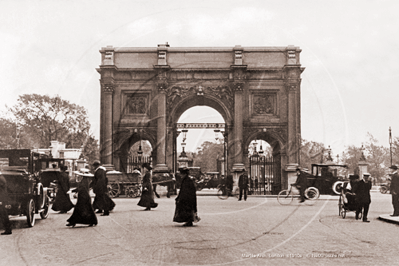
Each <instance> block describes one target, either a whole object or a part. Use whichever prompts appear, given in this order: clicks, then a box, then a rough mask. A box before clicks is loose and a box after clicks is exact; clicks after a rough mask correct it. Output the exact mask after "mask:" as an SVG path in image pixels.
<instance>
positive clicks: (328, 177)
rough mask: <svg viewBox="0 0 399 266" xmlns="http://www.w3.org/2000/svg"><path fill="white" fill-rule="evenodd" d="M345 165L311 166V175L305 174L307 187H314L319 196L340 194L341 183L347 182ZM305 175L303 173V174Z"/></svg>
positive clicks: (346, 167)
mask: <svg viewBox="0 0 399 266" xmlns="http://www.w3.org/2000/svg"><path fill="white" fill-rule="evenodd" d="M347 169H348V166H347V165H339V164H312V173H311V174H310V173H306V174H307V175H308V176H307V180H308V187H315V188H317V189H318V190H319V191H320V194H324V195H326V194H337V195H339V194H340V188H339V187H336V186H342V184H341V182H337V181H345V180H347ZM304 173H305V172H304Z"/></svg>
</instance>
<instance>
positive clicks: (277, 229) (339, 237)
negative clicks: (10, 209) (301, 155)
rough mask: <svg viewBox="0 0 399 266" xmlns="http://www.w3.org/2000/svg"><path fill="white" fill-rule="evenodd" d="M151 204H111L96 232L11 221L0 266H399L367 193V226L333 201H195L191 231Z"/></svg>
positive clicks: (385, 206) (52, 222) (169, 206)
mask: <svg viewBox="0 0 399 266" xmlns="http://www.w3.org/2000/svg"><path fill="white" fill-rule="evenodd" d="M208 194H209V193H208ZM156 201H157V202H158V203H159V206H158V208H156V209H155V210H153V211H151V212H145V211H142V209H143V208H141V207H139V206H137V202H138V199H129V198H118V199H115V202H116V204H117V206H116V208H115V210H114V211H113V212H112V213H111V215H110V216H109V217H101V216H98V219H99V224H98V226H96V227H86V226H81V227H75V228H69V227H66V226H65V224H66V220H67V219H68V217H69V216H70V213H68V214H57V213H54V212H52V213H50V216H49V218H48V219H46V220H41V219H40V217H39V215H36V217H37V220H36V225H35V226H34V227H33V228H27V227H26V221H25V218H24V217H21V218H15V217H13V218H12V222H13V228H14V230H13V234H12V235H10V236H1V237H0V239H1V240H0V254H1V258H0V265H266V264H267V265H399V252H398V248H397V247H398V246H399V237H398V236H399V227H398V226H397V225H396V224H391V223H386V222H384V221H381V220H379V219H378V217H379V215H381V214H389V213H391V211H392V206H391V198H390V195H383V194H380V193H378V192H373V193H372V201H373V202H372V204H371V209H370V214H369V219H370V220H371V223H363V222H361V221H356V220H355V218H354V217H355V214H354V213H348V214H347V217H346V218H345V219H342V217H339V216H338V207H337V201H338V197H330V196H324V197H323V199H321V200H318V201H317V202H316V203H315V204H314V205H308V204H299V203H298V202H296V201H295V202H293V203H292V204H291V205H289V206H281V205H279V204H278V202H277V200H276V198H262V197H250V198H249V199H248V200H247V201H241V202H238V201H237V200H236V199H234V198H229V199H228V200H220V199H218V198H217V197H215V196H198V210H199V214H200V217H201V218H202V220H201V221H200V222H199V223H198V224H196V226H194V227H191V228H190V227H181V224H176V223H173V222H172V217H173V213H174V199H173V198H170V199H168V198H165V197H162V198H160V199H156ZM18 227H20V228H18Z"/></svg>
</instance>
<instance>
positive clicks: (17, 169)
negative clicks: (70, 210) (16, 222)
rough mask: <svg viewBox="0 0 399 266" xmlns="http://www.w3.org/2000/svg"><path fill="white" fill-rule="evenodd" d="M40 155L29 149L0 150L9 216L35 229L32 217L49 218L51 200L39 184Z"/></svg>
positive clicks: (1, 171) (45, 189)
mask: <svg viewBox="0 0 399 266" xmlns="http://www.w3.org/2000/svg"><path fill="white" fill-rule="evenodd" d="M40 157H41V154H39V153H34V152H31V150H28V149H13V150H0V174H1V175H3V176H4V177H5V179H6V181H7V192H8V196H9V205H11V208H10V209H9V210H8V214H9V215H11V216H12V215H18V216H26V220H27V223H28V226H29V227H33V226H34V225H35V214H40V217H41V218H42V219H46V218H47V217H48V215H49V205H50V199H49V197H48V195H47V188H46V187H44V186H43V184H42V182H41V181H40V176H39V171H38V170H40Z"/></svg>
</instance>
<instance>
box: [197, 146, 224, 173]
mask: <svg viewBox="0 0 399 266" xmlns="http://www.w3.org/2000/svg"><path fill="white" fill-rule="evenodd" d="M218 157H223V143H214V142H210V141H205V142H204V143H202V145H201V147H199V148H197V152H196V154H195V159H194V165H195V166H199V167H201V171H202V172H204V173H206V172H211V171H215V170H216V169H217V158H218Z"/></svg>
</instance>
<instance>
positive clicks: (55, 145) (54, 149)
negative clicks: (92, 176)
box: [33, 140, 86, 176]
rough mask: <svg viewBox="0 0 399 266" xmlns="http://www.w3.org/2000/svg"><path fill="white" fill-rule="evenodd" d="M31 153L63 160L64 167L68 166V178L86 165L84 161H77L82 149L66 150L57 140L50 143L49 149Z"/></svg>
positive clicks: (35, 150)
mask: <svg viewBox="0 0 399 266" xmlns="http://www.w3.org/2000/svg"><path fill="white" fill-rule="evenodd" d="M33 151H34V152H38V153H43V154H46V155H48V156H52V157H53V158H61V159H65V165H66V166H68V172H69V176H72V174H73V172H74V171H77V170H79V169H80V168H84V166H85V164H86V161H85V160H79V158H80V155H81V154H82V148H79V149H67V148H65V142H59V141H57V140H53V141H51V145H50V147H49V148H44V149H33Z"/></svg>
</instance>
